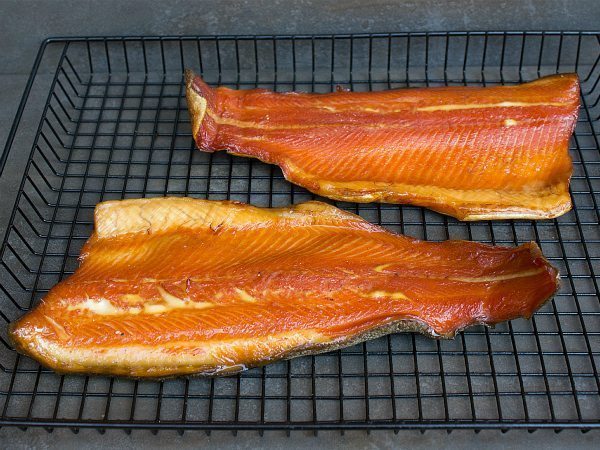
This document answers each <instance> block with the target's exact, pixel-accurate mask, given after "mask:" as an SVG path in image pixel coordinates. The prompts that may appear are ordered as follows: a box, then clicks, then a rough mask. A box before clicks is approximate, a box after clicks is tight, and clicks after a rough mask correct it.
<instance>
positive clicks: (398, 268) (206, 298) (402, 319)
mask: <svg viewBox="0 0 600 450" xmlns="http://www.w3.org/2000/svg"><path fill="white" fill-rule="evenodd" d="M558 283H559V274H558V271H557V270H556V269H555V268H554V267H552V266H551V265H550V264H549V263H548V262H547V261H546V260H545V259H544V257H543V255H542V253H541V251H540V249H539V247H538V246H537V245H536V244H535V243H533V242H532V243H527V244H524V245H521V246H519V247H516V248H508V247H494V246H490V245H486V244H479V243H474V242H467V241H446V242H439V243H436V242H423V241H419V240H416V239H413V238H409V237H406V236H402V235H398V234H395V233H391V232H389V231H387V230H385V229H384V228H382V227H379V226H376V225H373V224H371V223H369V222H367V221H365V220H363V219H362V218H360V217H359V216H356V215H354V214H351V213H348V212H346V211H342V210H340V209H337V208H335V207H333V206H331V205H328V204H325V203H321V202H307V203H303V204H298V205H294V206H291V207H287V208H274V209H268V208H257V207H253V206H250V205H246V204H242V203H236V202H228V201H209V200H198V199H191V198H176V197H167V198H153V199H136V200H122V201H109V202H104V203H100V204H98V205H97V207H96V210H95V229H94V233H93V234H92V236H91V237H90V239H89V240H88V242H87V243H86V244H85V245H84V248H83V249H82V252H81V265H80V267H79V268H78V269H77V270H76V271H75V273H74V274H73V275H71V276H70V277H69V278H67V279H65V280H64V281H62V282H60V283H59V284H57V285H56V286H55V287H53V288H52V289H51V290H50V291H49V292H48V294H47V295H46V297H45V298H44V299H42V301H41V302H40V304H39V305H38V306H37V307H35V308H34V309H33V310H32V311H30V312H28V313H27V314H26V315H25V316H23V317H22V318H20V319H19V320H17V321H16V322H14V323H12V324H11V325H10V327H9V337H10V340H11V342H12V343H13V345H14V346H15V348H16V349H17V350H18V351H19V352H21V353H23V354H25V355H27V356H30V357H32V358H34V359H36V360H37V361H39V362H40V363H41V364H43V365H44V366H47V367H50V368H51V369H53V370H55V371H57V372H61V373H86V374H87V373H95V374H104V375H115V376H128V377H136V378H161V377H169V376H180V375H224V374H230V373H234V372H238V371H241V370H244V369H246V368H250V367H254V366H258V365H262V364H266V363H269V362H273V361H277V360H280V359H284V358H291V357H294V356H298V355H304V354H314V353H320V352H325V351H329V350H332V349H338V348H342V347H345V346H348V345H352V344H354V343H357V342H361V341H364V340H366V339H372V338H375V337H378V336H381V335H384V334H388V333H391V332H398V331H418V332H421V333H424V334H427V335H429V336H432V337H436V338H451V337H453V336H454V335H455V333H456V332H457V331H459V330H462V329H464V328H466V327H469V326H472V325H476V324H485V325H493V324H495V323H498V322H503V321H507V320H512V319H515V318H518V317H525V318H528V317H530V316H531V315H532V314H533V313H534V312H535V311H536V310H537V309H538V308H539V307H541V306H542V305H543V304H544V302H546V301H547V300H548V299H549V298H550V297H551V296H552V295H553V294H554V293H555V292H556V290H557V288H558Z"/></svg>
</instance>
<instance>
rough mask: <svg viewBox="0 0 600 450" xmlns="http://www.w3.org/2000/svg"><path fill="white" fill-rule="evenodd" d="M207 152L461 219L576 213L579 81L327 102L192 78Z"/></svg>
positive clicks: (346, 96) (337, 194)
mask: <svg viewBox="0 0 600 450" xmlns="http://www.w3.org/2000/svg"><path fill="white" fill-rule="evenodd" d="M186 96H187V104H188V110H189V112H190V117H191V123H192V132H193V136H194V139H195V141H196V145H197V146H198V148H199V149H200V150H202V151H207V152H213V151H218V150H225V151H227V152H228V153H231V154H235V155H240V156H247V157H252V158H258V159H260V160H261V161H264V162H266V163H270V164H277V165H279V166H280V167H281V169H282V171H283V174H284V176H285V178H286V179H287V180H289V181H290V182H292V183H295V184H298V185H300V186H303V187H305V188H307V189H308V190H310V191H311V192H314V193H316V194H319V195H321V196H324V197H328V198H332V199H335V200H346V201H352V202H373V201H377V202H383V203H410V204H414V205H418V206H424V207H427V208H430V209H433V210H435V211H438V212H440V213H443V214H448V215H450V216H453V217H456V218H457V219H459V220H484V219H486V220H487V219H515V218H520V219H547V218H553V217H557V216H560V215H561V214H564V213H565V212H567V211H569V210H570V209H571V198H570V195H569V181H570V177H571V173H572V162H571V158H570V156H569V137H570V136H571V134H572V132H573V129H574V127H575V124H576V122H577V115H578V109H579V81H578V79H577V75H575V74H561V75H553V76H549V77H545V78H540V79H538V80H536V81H532V82H529V83H524V84H521V85H515V86H496V87H485V88H481V87H465V86H460V87H433V88H410V89H395V90H387V91H375V92H348V91H338V92H334V93H330V94H309V93H297V92H286V93H275V92H272V91H268V90H265V89H252V90H233V89H229V88H226V87H217V88H212V87H210V86H208V85H207V84H206V83H205V82H204V81H203V80H202V79H201V78H200V77H199V76H197V75H195V74H194V73H193V72H192V71H190V70H188V71H186Z"/></svg>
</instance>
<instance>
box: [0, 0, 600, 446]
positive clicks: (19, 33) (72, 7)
mask: <svg viewBox="0 0 600 450" xmlns="http://www.w3.org/2000/svg"><path fill="white" fill-rule="evenodd" d="M598 24H600V2H598V1H595V0H580V1H570V2H565V1H559V0H545V1H544V0H540V1H535V0H524V1H518V0H517V1H511V0H502V1H495V2H492V1H485V0H449V1H446V2H442V1H434V0H407V1H386V0H371V1H361V0H349V1H345V2H344V1H340V0H337V1H329V0H326V1H320V2H317V1H315V2H313V1H307V0H299V1H289V0H275V1H266V0H256V1H244V0H222V1H218V0H217V1H213V0H204V1H198V0H196V1H188V0H173V1H169V2H164V1H163V2H158V1H150V0H147V1H142V0H133V1H130V2H127V3H126V4H124V3H122V2H118V1H114V0H104V1H91V0H90V1H88V2H80V1H73V0H67V1H59V0H50V1H44V2H42V1H38V0H32V1H27V2H21V1H17V0H0V48H1V49H2V52H0V86H2V88H1V89H0V149H2V148H3V145H4V142H5V140H6V137H7V135H8V131H9V128H10V125H11V123H12V119H13V117H14V114H15V111H16V108H17V106H18V103H19V100H20V97H21V93H22V91H23V88H24V86H25V83H26V81H27V75H28V72H29V70H30V68H31V65H32V63H33V59H34V57H35V54H36V52H37V49H38V48H39V45H40V42H41V41H42V40H43V39H44V38H45V37H48V36H56V35H61V36H67V35H144V34H153V35H179V34H282V33H285V34H291V33H348V32H359V33H360V32H378V31H380V32H387V31H427V30H442V31H447V30H593V29H598ZM38 101H41V100H38ZM3 206H5V205H3ZM3 209H7V208H3ZM5 213H6V212H5ZM597 439H598V433H596V432H590V433H588V434H581V433H579V432H573V431H564V432H562V433H560V434H555V433H554V432H553V431H551V430H547V431H537V432H535V433H532V434H530V433H527V432H525V431H523V432H521V431H511V432H509V433H507V434H502V433H500V432H496V431H484V432H481V433H479V434H475V433H474V432H471V431H465V432H463V431H460V432H454V433H452V434H450V435H448V434H446V433H445V432H439V431H430V432H426V433H425V434H421V433H419V432H401V433H399V434H397V435H396V434H394V433H392V432H373V433H371V434H367V433H365V432H347V433H346V434H345V435H344V436H340V434H339V433H336V432H321V433H319V435H318V437H314V436H313V434H312V433H306V432H293V433H292V435H291V437H286V436H285V434H284V433H279V432H266V433H265V435H264V436H263V437H260V436H258V433H255V432H240V433H239V434H238V435H237V436H236V437H234V436H232V435H231V433H225V432H218V433H212V434H211V435H210V436H206V435H205V434H204V433H199V432H188V433H185V434H184V435H183V436H179V435H178V434H177V433H175V432H171V431H164V432H160V433H159V434H158V435H156V436H155V435H153V434H151V433H150V432H149V431H135V432H133V433H132V434H131V435H127V434H125V433H124V432H123V431H118V430H112V431H107V432H106V434H104V435H100V434H99V433H97V432H96V431H93V430H82V431H81V432H80V433H79V434H77V435H75V434H73V433H72V432H71V431H69V430H55V431H54V432H53V433H52V434H48V433H47V432H46V431H44V430H42V429H29V430H27V431H26V432H22V431H19V430H17V429H12V428H2V429H0V447H5V446H6V447H10V448H81V447H82V445H86V446H89V447H97V448H100V447H115V448H134V447H140V446H144V447H146V448H159V447H160V448H164V447H178V448H192V447H199V446H204V445H211V446H214V447H221V448H256V447H269V448H287V449H293V448H305V447H306V446H307V445H313V446H317V447H334V446H335V447H342V446H343V447H347V448H365V447H369V448H432V447H444V448H476V447H481V446H486V447H487V448H493V447H502V448H521V447H529V448H532V449H534V448H545V449H548V450H550V449H559V448H567V447H571V448H572V447H575V446H576V447H579V448H597V445H595V444H594V441H595V440H597Z"/></svg>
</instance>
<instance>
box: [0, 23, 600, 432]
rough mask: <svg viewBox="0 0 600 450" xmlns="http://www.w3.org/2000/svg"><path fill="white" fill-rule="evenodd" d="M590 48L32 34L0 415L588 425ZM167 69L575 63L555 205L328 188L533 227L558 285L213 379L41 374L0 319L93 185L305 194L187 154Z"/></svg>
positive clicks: (594, 306) (533, 73)
mask: <svg viewBox="0 0 600 450" xmlns="http://www.w3.org/2000/svg"><path fill="white" fill-rule="evenodd" d="M599 61H600V34H599V33H592V32H582V33H576V32H572V33H571V32H546V33H542V32H524V33H521V32H506V33H505V32H487V33H484V32H481V33H479V32H473V33H466V32H465V33H459V32H457V33H395V34H369V35H343V36H342V35H339V36H331V35H329V36H224V37H206V36H205V37H161V38H159V37H99V38H66V39H49V40H47V41H46V42H44V44H43V45H42V46H41V48H40V51H39V53H38V56H37V58H36V61H35V64H34V67H33V70H32V73H31V76H30V79H29V82H28V84H27V88H26V91H25V93H24V95H23V100H22V102H21V104H20V106H19V109H18V113H17V117H16V118H15V122H14V126H13V128H12V130H11V132H10V134H9V138H8V142H7V146H6V149H5V151H4V153H3V155H2V156H1V157H0V174H1V176H0V188H1V189H2V194H1V197H2V206H3V208H8V206H9V205H12V204H13V202H14V207H13V209H12V210H11V211H10V214H8V215H6V217H5V220H4V222H5V223H2V224H1V225H5V237H4V241H3V243H2V247H1V255H0V324H1V325H0V426H7V425H16V426H20V427H23V428H26V427H29V426H44V427H46V428H47V429H48V430H49V431H51V430H52V429H53V428H54V427H71V428H72V429H73V431H77V430H79V429H80V428H84V427H87V428H90V427H91V428H96V429H98V430H99V431H101V432H102V431H103V430H105V429H108V428H122V429H125V430H126V431H130V430H131V429H134V428H146V429H151V430H153V431H158V430H159V429H177V430H180V431H181V432H183V431H184V430H187V429H203V430H206V431H207V432H210V430H216V429H229V430H233V431H234V432H235V431H236V430H243V429H256V430H259V431H261V432H262V430H270V429H285V430H288V431H289V430H294V429H310V430H315V432H316V431H317V430H320V429H323V430H325V429H340V430H344V429H367V430H371V429H393V430H396V431H397V430H400V429H408V428H411V429H420V430H426V429H433V428H437V429H447V430H453V429H465V428H467V429H475V430H481V429H486V428H495V429H501V430H503V431H504V430H508V429H511V428H524V429H528V430H535V429H538V428H552V429H555V430H557V431H558V430H562V429H565V428H577V429H581V430H582V431H587V430H589V429H592V428H599V427H600V393H599V392H600V377H599V374H598V364H600V302H599V299H600V296H599V290H598V280H597V275H596V271H598V270H599V268H600V265H599V264H598V261H599V259H600V227H599V226H598V225H599V220H600V210H599V208H598V202H599V201H600V199H599V197H598V196H599V195H600V153H599V143H598V133H599V130H598V128H599V121H598V119H599V116H600V105H599V98H600V87H599V86H598V85H599V82H600V67H599ZM184 67H191V68H194V69H195V70H197V71H199V72H200V73H202V75H203V77H204V79H205V80H207V81H208V82H211V83H214V84H224V85H229V86H232V87H236V88H244V87H254V86H259V87H266V88H271V89H276V90H280V91H283V90H305V91H316V92H327V91H330V90H332V89H334V88H335V86H336V85H344V86H346V87H349V88H351V89H355V90H376V89H388V88H394V87H402V86H439V85H457V84H460V85H462V84H467V85H493V84H500V83H513V82H520V81H524V80H529V79H533V78H536V77H538V76H541V75H545V74H550V73H556V72H572V71H576V72H578V73H579V75H580V78H581V81H582V107H581V111H580V118H579V121H578V124H577V129H576V132H575V135H574V137H573V139H572V141H571V154H572V157H573V160H574V168H575V172H574V176H573V179H572V183H571V192H572V197H573V200H574V204H575V208H574V210H573V211H571V212H570V213H568V214H566V215H564V216H562V217H560V218H558V219H555V220H547V221H539V222H532V221H506V222H490V221H486V222H477V223H462V222H458V221H456V220H453V219H451V218H448V217H444V216H441V215H438V214H436V213H433V212H431V211H427V210H423V209H421V208H416V207H411V206H397V205H377V204H361V205H356V204H350V203H339V204H338V206H341V207H343V208H346V209H349V210H351V211H354V212H358V213H359V214H361V215H362V216H363V217H365V218H366V219H368V220H370V221H372V222H376V223H379V224H382V225H384V226H386V227H387V228H388V229H391V230H394V231H397V232H402V233H405V234H409V235H412V236H415V237H419V238H424V239H430V240H442V239H448V238H455V239H473V240H478V241H482V242H492V243H495V244H502V245H515V244H518V243H522V242H525V241H529V240H535V241H537V242H538V243H539V244H540V245H541V247H542V249H543V251H544V253H545V254H546V255H547V256H548V258H549V259H550V260H551V261H552V262H553V264H555V265H557V266H558V267H559V269H560V270H561V273H562V277H563V278H562V288H561V290H560V293H559V294H558V295H557V296H556V298H555V299H554V300H553V301H552V302H550V303H548V304H547V305H546V306H545V307H544V308H542V309H541V310H540V311H539V312H538V313H537V314H536V315H535V317H534V318H533V319H532V320H530V321H525V320H517V321H513V322H511V323H506V324H502V325H499V326H497V327H496V328H495V329H486V328H483V327H475V328H472V329H469V330H467V331H465V332H464V333H461V334H460V335H459V336H457V337H456V339H455V340H452V341H434V340H430V339H428V338H425V337H422V336H419V335H412V334H397V335H392V336H389V337H385V338H381V339H378V340H375V341H371V342H367V343H365V344H360V345H357V346H354V347H352V348H348V349H344V350H341V351H336V352H332V353H329V354H324V355H319V356H313V357H303V358H297V359H294V360H292V361H284V362H279V363H275V364H272V365H269V366H267V367H264V368H258V369H253V370H251V371H248V372H246V373H244V374H241V375H239V376H233V377H228V378H217V379H202V378H193V379H177V380H170V381H164V382H154V381H133V380H124V379H111V378H105V377H83V376H61V375H57V374H55V373H52V372H50V371H48V370H45V369H42V368H40V367H39V365H38V364H36V363H34V362H33V361H31V360H29V359H28V358H25V357H22V356H19V355H18V354H16V353H15V351H14V350H13V349H12V348H11V346H10V345H9V343H8V341H7V337H6V325H7V323H8V322H10V321H12V320H14V319H16V318H17V317H19V316H20V315H22V314H23V313H24V312H25V311H27V310H28V309H29V308H31V307H32V305H34V304H35V303H36V302H37V301H38V300H39V299H40V298H41V297H42V296H43V295H44V294H45V293H46V292H47V291H48V289H49V288H50V287H51V286H52V285H54V284H55V283H56V282H58V281H59V280H60V279H62V278H63V277H65V276H67V275H69V274H70V273H72V272H73V270H74V268H75V267H76V264H77V262H76V258H77V256H78V253H79V250H80V248H81V246H82V244H83V243H84V242H85V240H86V239H87V238H88V236H89V235H90V232H91V229H92V211H93V208H94V206H95V205H96V203H98V202H99V201H101V200H108V199H119V198H125V197H128V198H132V197H143V196H162V195H166V194H169V195H189V196H193V197H200V198H210V199H223V198H230V199H235V200H240V201H246V202H251V203H254V204H257V205H263V206H274V205H285V204H289V203H296V202H299V201H302V200H306V199H309V198H311V197H312V195H311V194H310V193H308V192H307V191H305V190H303V189H302V188H299V187H297V186H293V185H291V184H289V183H287V182H286V181H285V180H284V179H283V177H282V174H281V172H280V170H279V169H278V168H276V167H272V166H267V165H265V164H262V163H260V162H257V161H253V160H249V159H244V158H237V157H231V156H228V155H226V154H221V153H216V154H206V153H201V152H198V151H195V150H194V144H193V142H192V138H191V132H190V125H189V118H188V114H187V109H186V105H185V99H184V87H183V78H182V73H183V69H184ZM32 93H33V94H32ZM32 95H34V96H37V97H40V95H41V96H42V97H41V100H40V99H39V98H37V99H36V98H34V97H33V96H32ZM28 149H30V150H29V151H27V150H28ZM6 212H8V210H7V211H6ZM2 217H3V216H2V215H0V218H2Z"/></svg>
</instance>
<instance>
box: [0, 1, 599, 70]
mask: <svg viewBox="0 0 600 450" xmlns="http://www.w3.org/2000/svg"><path fill="white" fill-rule="evenodd" d="M599 18H600V2H597V1H594V0H571V1H564V0H498V1H490V0H447V1H439V0H404V1H398V0H396V1H394V0H368V1H365V0H347V1H343V0H322V1H313V0H255V1H251V0H203V1H198V0H171V1H167V2H164V1H163V2H161V1H144V0H131V1H129V2H121V1H118V0H103V1H80V0H48V1H31V0H30V1H25V2H23V1H20V0H2V1H0V30H1V33H2V40H1V41H0V42H1V44H0V45H1V46H2V56H1V58H2V64H1V65H0V73H15V72H16V73H23V72H27V71H28V70H29V68H30V67H31V62H32V60H33V56H34V55H35V51H36V50H37V46H38V44H39V42H40V41H41V40H42V39H44V38H46V37H48V36H56V35H64V36H77V35H79V36H81V35H111V34H112V35H123V34H125V35H139V34H163V35H164V34H171V35H172V34H273V33H280V34H281V33H285V34H288V33H289V34H292V33H348V32H354V33H361V32H377V31H380V32H388V31H422V30H441V31H450V30H586V29H597V27H598V19H599Z"/></svg>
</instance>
